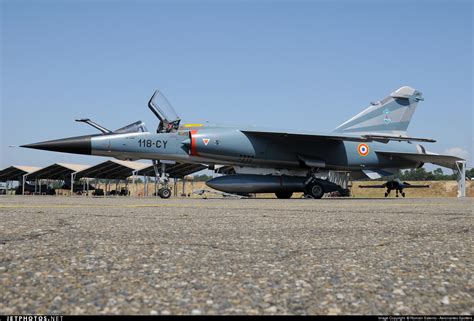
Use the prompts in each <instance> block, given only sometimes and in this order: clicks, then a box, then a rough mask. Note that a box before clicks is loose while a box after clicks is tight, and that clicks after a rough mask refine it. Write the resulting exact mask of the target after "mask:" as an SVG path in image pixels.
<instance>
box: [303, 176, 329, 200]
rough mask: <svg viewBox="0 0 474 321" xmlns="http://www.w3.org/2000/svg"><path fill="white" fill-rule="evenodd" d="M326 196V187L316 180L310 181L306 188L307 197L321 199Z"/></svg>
mask: <svg viewBox="0 0 474 321" xmlns="http://www.w3.org/2000/svg"><path fill="white" fill-rule="evenodd" d="M323 195H324V187H323V186H322V185H321V183H319V182H318V181H316V180H312V181H310V182H309V183H308V184H306V187H305V196H308V198H309V197H310V198H316V199H320V198H322V197H323Z"/></svg>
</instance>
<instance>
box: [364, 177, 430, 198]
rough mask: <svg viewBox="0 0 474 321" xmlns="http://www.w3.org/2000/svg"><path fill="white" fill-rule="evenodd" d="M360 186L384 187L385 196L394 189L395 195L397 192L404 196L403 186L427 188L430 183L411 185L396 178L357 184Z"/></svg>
mask: <svg viewBox="0 0 474 321" xmlns="http://www.w3.org/2000/svg"><path fill="white" fill-rule="evenodd" d="M359 187H360V188H386V189H387V191H386V192H385V197H387V196H389V195H390V192H391V191H392V190H395V196H396V197H398V192H400V194H401V195H402V196H403V197H405V192H403V190H404V189H405V188H429V187H430V185H411V184H410V183H407V182H402V181H400V179H398V178H396V179H394V180H391V181H388V182H385V183H383V184H381V185H359Z"/></svg>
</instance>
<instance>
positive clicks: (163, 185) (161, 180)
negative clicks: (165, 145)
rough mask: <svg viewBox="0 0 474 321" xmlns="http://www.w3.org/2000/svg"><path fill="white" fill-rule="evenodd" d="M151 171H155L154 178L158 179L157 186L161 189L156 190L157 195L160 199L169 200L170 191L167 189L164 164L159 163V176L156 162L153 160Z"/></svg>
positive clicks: (167, 181) (167, 182)
mask: <svg viewBox="0 0 474 321" xmlns="http://www.w3.org/2000/svg"><path fill="white" fill-rule="evenodd" d="M152 162H153V169H154V170H155V176H156V177H157V179H158V183H159V185H161V188H159V189H158V192H157V195H158V196H159V197H161V198H170V196H171V189H170V188H169V179H168V176H167V175H166V164H165V163H161V175H160V171H159V170H158V161H156V160H153V161H152Z"/></svg>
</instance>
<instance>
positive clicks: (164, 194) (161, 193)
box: [158, 188, 171, 198]
mask: <svg viewBox="0 0 474 321" xmlns="http://www.w3.org/2000/svg"><path fill="white" fill-rule="evenodd" d="M158 195H159V196H160V197H161V198H170V196H171V190H170V189H169V188H161V189H160V190H158Z"/></svg>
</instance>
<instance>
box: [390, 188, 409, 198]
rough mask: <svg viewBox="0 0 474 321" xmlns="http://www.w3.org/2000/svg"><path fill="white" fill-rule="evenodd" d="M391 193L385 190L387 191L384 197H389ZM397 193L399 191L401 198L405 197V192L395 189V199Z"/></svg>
mask: <svg viewBox="0 0 474 321" xmlns="http://www.w3.org/2000/svg"><path fill="white" fill-rule="evenodd" d="M391 191H392V190H391V189H387V191H386V192H385V197H388V196H389V195H390V192H391ZM399 191H400V194H401V195H402V197H405V192H404V191H403V190H402V189H396V190H395V197H398V192H399Z"/></svg>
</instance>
